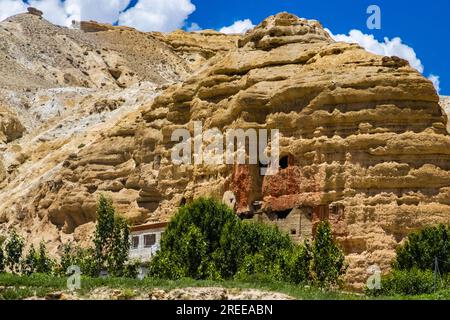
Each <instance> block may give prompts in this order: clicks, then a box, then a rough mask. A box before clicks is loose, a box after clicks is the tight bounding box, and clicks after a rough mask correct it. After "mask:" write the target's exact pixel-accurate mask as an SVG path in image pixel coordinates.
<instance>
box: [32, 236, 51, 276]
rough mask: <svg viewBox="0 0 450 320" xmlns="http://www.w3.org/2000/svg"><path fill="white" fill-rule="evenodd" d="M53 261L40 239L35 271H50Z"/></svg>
mask: <svg viewBox="0 0 450 320" xmlns="http://www.w3.org/2000/svg"><path fill="white" fill-rule="evenodd" d="M54 265H55V262H54V261H53V260H52V259H51V258H50V257H49V256H48V254H47V248H46V246H45V243H44V242H43V241H41V243H40V244H39V254H38V256H37V260H36V272H38V273H52V271H53V266H54Z"/></svg>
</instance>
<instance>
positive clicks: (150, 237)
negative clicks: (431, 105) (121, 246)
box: [144, 234, 156, 248]
mask: <svg viewBox="0 0 450 320" xmlns="http://www.w3.org/2000/svg"><path fill="white" fill-rule="evenodd" d="M155 243H156V234H146V235H144V248H149V247H151V246H153V245H154V244H155Z"/></svg>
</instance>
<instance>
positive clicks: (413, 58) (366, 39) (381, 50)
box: [326, 29, 424, 73]
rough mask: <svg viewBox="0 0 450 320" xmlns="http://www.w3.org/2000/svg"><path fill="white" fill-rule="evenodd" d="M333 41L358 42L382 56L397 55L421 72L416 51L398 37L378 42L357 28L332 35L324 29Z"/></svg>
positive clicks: (422, 68)
mask: <svg viewBox="0 0 450 320" xmlns="http://www.w3.org/2000/svg"><path fill="white" fill-rule="evenodd" d="M326 30H327V31H328V33H329V34H330V35H331V37H332V38H333V39H334V40H335V41H343V42H348V43H358V44H359V45H360V46H361V47H363V48H364V49H366V50H367V51H369V52H371V53H375V54H379V55H383V56H397V57H400V58H403V59H405V60H408V61H409V63H410V64H411V66H412V67H413V68H415V69H417V70H418V71H419V72H421V73H423V70H424V67H423V65H422V62H421V61H420V59H418V58H417V55H416V52H415V51H414V49H413V48H411V47H410V46H408V45H406V44H404V43H402V39H400V38H399V37H396V38H393V39H389V38H387V37H386V38H384V42H379V41H378V40H376V39H375V37H374V36H373V35H371V34H364V33H362V32H361V31H359V30H351V31H350V32H349V34H348V35H345V34H336V35H334V34H333V33H332V32H331V31H330V30H328V29H326Z"/></svg>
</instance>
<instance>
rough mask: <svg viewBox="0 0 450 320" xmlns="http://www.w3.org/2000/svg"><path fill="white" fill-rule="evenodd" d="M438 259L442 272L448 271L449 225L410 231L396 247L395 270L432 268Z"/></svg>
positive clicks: (449, 260)
mask: <svg viewBox="0 0 450 320" xmlns="http://www.w3.org/2000/svg"><path fill="white" fill-rule="evenodd" d="M436 260H437V261H438V264H439V269H440V271H441V272H442V273H450V227H449V226H445V225H439V226H435V227H426V228H424V229H422V230H420V231H417V232H414V233H411V234H410V235H409V236H408V238H407V240H406V241H405V243H404V244H403V245H402V246H399V247H398V248H397V257H396V261H395V262H394V265H393V267H394V269H396V270H411V269H419V270H424V271H425V270H434V267H435V261H436Z"/></svg>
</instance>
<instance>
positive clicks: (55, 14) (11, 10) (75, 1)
mask: <svg viewBox="0 0 450 320" xmlns="http://www.w3.org/2000/svg"><path fill="white" fill-rule="evenodd" d="M130 1H131V0H97V1H92V0H65V1H61V0H29V1H28V4H27V3H25V2H24V1H23V0H0V20H3V19H5V18H6V17H9V16H12V15H14V14H17V13H21V12H26V11H27V10H26V9H27V7H28V6H32V7H35V8H37V9H39V10H41V11H42V12H43V13H44V18H45V19H47V20H48V21H50V22H52V23H54V24H58V25H62V26H71V24H72V20H96V21H100V22H107V23H114V22H116V21H117V20H119V15H120V12H121V11H122V10H124V9H125V8H126V7H127V6H128V4H129V3H130Z"/></svg>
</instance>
